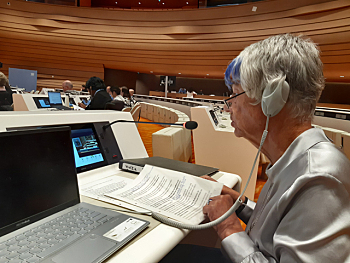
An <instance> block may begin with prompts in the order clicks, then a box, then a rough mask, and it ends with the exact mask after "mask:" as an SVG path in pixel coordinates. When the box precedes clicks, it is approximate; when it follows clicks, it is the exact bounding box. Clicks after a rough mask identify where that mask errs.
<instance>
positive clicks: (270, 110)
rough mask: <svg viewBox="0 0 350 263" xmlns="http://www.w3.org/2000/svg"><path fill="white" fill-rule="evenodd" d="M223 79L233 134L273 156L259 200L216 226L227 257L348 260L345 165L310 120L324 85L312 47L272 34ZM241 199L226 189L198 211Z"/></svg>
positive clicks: (349, 182)
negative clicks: (226, 86)
mask: <svg viewBox="0 0 350 263" xmlns="http://www.w3.org/2000/svg"><path fill="white" fill-rule="evenodd" d="M225 80H226V83H227V85H228V87H229V89H230V90H231V91H232V92H233V94H234V95H233V96H232V97H231V98H229V99H227V100H226V101H225V102H226V105H227V106H226V110H227V111H229V112H230V116H231V120H232V122H231V125H232V126H233V127H234V128H235V131H234V132H235V135H236V136H237V137H243V138H246V139H247V140H249V141H250V142H251V143H252V144H253V145H255V146H256V147H259V146H261V145H262V147H261V152H263V153H264V154H265V155H266V156H267V157H268V158H269V159H270V161H271V165H270V166H269V167H268V168H267V170H266V174H267V176H268V180H267V182H266V184H265V186H264V188H263V190H262V192H261V194H260V197H259V199H258V202H257V203H256V204H255V203H254V202H253V201H250V200H248V199H247V198H246V197H242V198H241V200H242V205H241V206H240V207H239V208H238V210H237V211H236V214H233V215H231V216H230V217H229V218H227V219H226V220H225V221H224V222H222V223H220V224H219V225H217V226H216V227H215V230H216V232H217V234H218V236H219V237H220V239H221V240H222V248H223V250H224V251H225V253H224V254H226V256H227V258H226V260H227V259H228V258H229V259H230V261H232V262H245V263H248V262H259V263H262V262H317V263H323V262H329V263H331V262H350V196H349V193H350V179H349V176H350V162H349V160H348V159H347V158H346V156H345V155H344V154H343V153H342V152H341V151H340V150H339V149H338V148H337V147H336V146H335V145H334V144H332V143H331V142H330V141H329V140H328V138H327V137H326V136H325V134H324V133H323V131H322V130H320V129H317V128H313V127H312V125H311V121H312V116H313V114H314V110H315V107H316V102H317V100H318V99H319V97H320V95H321V92H322V89H323V87H324V78H323V73H322V62H321V60H320V57H319V51H318V49H317V47H316V45H315V44H314V43H313V42H312V41H311V40H309V39H305V38H302V37H297V36H293V35H290V34H286V35H278V36H273V37H270V38H268V39H265V40H263V41H260V42H258V43H255V44H252V45H250V46H248V47H247V48H245V49H244V50H243V51H242V52H241V53H240V54H239V56H238V57H237V58H235V59H234V60H233V61H232V63H231V64H230V65H229V67H228V68H227V71H226V74H225ZM266 130H267V131H268V132H266ZM266 133H267V134H266ZM263 134H264V135H263ZM262 137H264V138H265V137H266V139H265V142H263V144H262V143H261V141H263V140H262V139H261V138H262ZM238 197H239V193H237V192H235V191H233V190H232V189H229V188H227V187H226V188H225V187H224V189H223V191H222V195H220V196H217V197H214V198H212V201H211V202H210V203H209V204H208V205H206V206H205V207H204V208H203V212H204V214H206V215H207V217H208V218H209V220H211V221H213V220H215V219H217V218H219V217H220V216H221V215H222V214H224V213H225V212H226V211H227V210H228V209H229V208H230V207H231V206H232V204H233V202H234V201H236V199H237V198H238ZM238 218H241V219H242V220H243V221H244V222H245V223H247V227H246V229H245V231H244V230H243V229H242V227H241V224H240V222H239V220H238ZM174 251H175V250H174ZM192 251H201V252H197V257H196V256H193V258H192V259H194V260H192V262H210V261H206V259H205V258H209V257H210V256H209V254H210V253H209V252H206V249H204V248H203V249H202V250H198V249H195V250H192ZM177 253H178V252H177ZM216 253H218V252H216ZM171 254H172V255H169V256H168V258H171V257H173V258H174V257H175V256H174V253H171ZM190 254H191V253H188V254H187V255H186V257H187V258H190ZM178 255H179V253H178ZM199 255H200V256H201V257H202V258H204V260H201V259H200V258H199ZM216 255H218V254H216ZM197 259H198V260H197ZM196 260H197V261H196ZM163 262H171V261H166V260H164V261H163ZM179 262H180V261H179ZM181 262H182V261H181ZM213 262H226V261H225V258H224V259H221V258H220V259H219V258H218V260H215V261H213Z"/></svg>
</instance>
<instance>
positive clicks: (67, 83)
mask: <svg viewBox="0 0 350 263" xmlns="http://www.w3.org/2000/svg"><path fill="white" fill-rule="evenodd" d="M62 89H63V92H66V91H67V90H72V89H73V83H72V82H70V81H69V80H65V81H63V83H62Z"/></svg>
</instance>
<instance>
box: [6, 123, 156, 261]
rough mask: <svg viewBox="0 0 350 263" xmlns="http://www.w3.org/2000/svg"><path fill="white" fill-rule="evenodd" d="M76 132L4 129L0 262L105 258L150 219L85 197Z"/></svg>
mask: <svg viewBox="0 0 350 263" xmlns="http://www.w3.org/2000/svg"><path fill="white" fill-rule="evenodd" d="M70 133H71V132H70V127H67V126H63V127H57V128H41V129H33V130H22V131H9V132H3V133H0V145H1V151H0V167H1V184H0V200H1V206H0V210H1V212H0V214H1V217H0V262H22V263H27V262H28V263H29V262H50V263H53V262H54V263H70V262H71V263H92V262H94V263H96V262H102V261H104V260H105V259H106V258H108V257H109V256H110V255H112V254H113V253H114V252H116V251H117V250H118V249H120V248H121V247H122V246H123V245H125V244H126V243H127V242H129V241H130V240H131V239H132V238H134V237H135V236H136V235H137V234H139V233H140V232H141V231H142V230H144V229H145V228H146V227H147V226H148V225H149V222H147V221H145V220H142V219H138V218H135V217H131V216H128V215H125V214H122V213H118V212H114V211H110V210H108V209H105V208H102V207H97V206H94V205H90V204H87V203H83V202H80V198H79V189H78V181H77V174H76V168H75V163H74V154H73V145H72V139H71V134H70Z"/></svg>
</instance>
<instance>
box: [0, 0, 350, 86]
mask: <svg viewBox="0 0 350 263" xmlns="http://www.w3.org/2000/svg"><path fill="white" fill-rule="evenodd" d="M0 14H1V15H0V24H1V31H0V36H1V41H2V44H1V46H0V52H1V53H0V57H1V62H2V63H3V64H4V68H3V69H4V70H3V71H5V73H6V71H7V69H8V67H19V68H28V69H36V70H38V78H39V79H40V81H41V82H42V83H44V84H45V83H50V82H52V81H53V79H60V80H61V79H72V80H77V81H85V80H86V79H87V78H89V77H90V76H92V75H97V76H101V77H103V72H104V68H112V69H119V70H127V71H133V72H140V73H149V74H156V75H176V76H180V75H181V76H182V77H199V78H204V77H206V78H220V79H221V78H222V77H223V73H224V71H225V68H226V66H227V65H228V63H229V62H230V61H231V60H232V59H233V58H234V57H235V56H237V55H238V54H239V52H240V51H241V50H242V49H243V48H244V47H245V46H247V45H249V44H251V43H253V42H256V41H259V40H261V39H264V38H266V37H268V36H270V35H275V34H281V33H287V32H288V33H294V34H300V33H301V34H305V35H307V36H309V37H311V38H312V39H313V40H314V41H315V42H316V43H318V44H319V47H320V49H321V51H322V61H323V63H324V75H325V77H326V78H327V81H328V82H350V26H349V25H350V1H348V0H336V1H325V0H295V1H290V0H269V1H262V2H254V3H248V4H242V5H239V6H228V7H217V8H205V9H185V10H142V11H141V10H109V9H101V8H83V7H73V6H71V7H69V6H56V5H46V4H40V3H33V2H23V1H14V0H0ZM341 76H343V77H341ZM38 81H39V80H38Z"/></svg>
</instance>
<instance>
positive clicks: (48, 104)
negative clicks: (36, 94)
mask: <svg viewBox="0 0 350 263" xmlns="http://www.w3.org/2000/svg"><path fill="white" fill-rule="evenodd" d="M38 101H39V103H40V106H41V107H42V108H50V103H48V101H47V100H45V99H39V100H38Z"/></svg>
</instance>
